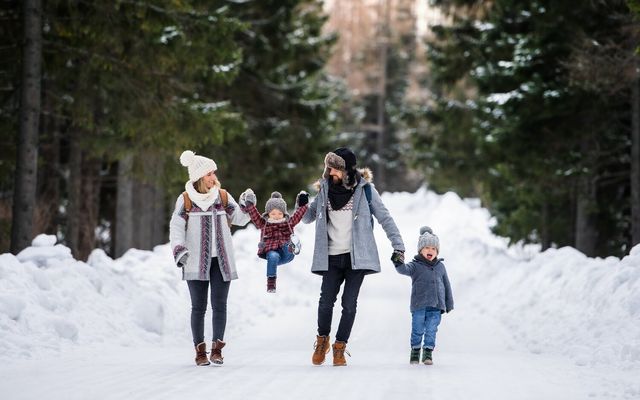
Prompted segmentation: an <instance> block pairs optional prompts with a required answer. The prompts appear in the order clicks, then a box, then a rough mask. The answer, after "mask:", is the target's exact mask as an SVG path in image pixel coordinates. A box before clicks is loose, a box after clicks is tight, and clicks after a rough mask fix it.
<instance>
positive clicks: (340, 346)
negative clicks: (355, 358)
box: [333, 341, 351, 367]
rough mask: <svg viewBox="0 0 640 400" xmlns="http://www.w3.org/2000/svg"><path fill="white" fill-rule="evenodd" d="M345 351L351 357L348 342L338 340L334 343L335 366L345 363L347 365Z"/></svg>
mask: <svg viewBox="0 0 640 400" xmlns="http://www.w3.org/2000/svg"><path fill="white" fill-rule="evenodd" d="M344 353H347V355H348V356H349V357H351V354H349V352H348V351H347V343H346V342H338V341H336V342H335V343H334V344H333V365H334V366H336V367H340V366H343V365H347V360H346V359H345V358H344Z"/></svg>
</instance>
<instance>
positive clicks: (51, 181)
mask: <svg viewBox="0 0 640 400" xmlns="http://www.w3.org/2000/svg"><path fill="white" fill-rule="evenodd" d="M45 93H46V88H45V87H43V94H42V104H43V118H42V121H41V124H42V137H41V138H40V144H39V147H40V151H39V153H40V155H41V157H40V159H41V160H42V165H41V166H42V168H39V169H38V189H37V190H38V192H37V193H38V198H37V205H36V211H35V214H34V228H35V232H44V233H46V234H49V235H56V234H57V233H58V214H59V209H60V180H61V179H60V177H61V174H60V134H59V132H58V129H57V124H56V122H55V121H56V120H55V118H46V117H44V112H45V110H47V109H51V107H52V105H51V98H50V97H47V96H46V94H45Z"/></svg>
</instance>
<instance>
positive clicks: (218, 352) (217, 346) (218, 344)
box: [211, 339, 226, 365]
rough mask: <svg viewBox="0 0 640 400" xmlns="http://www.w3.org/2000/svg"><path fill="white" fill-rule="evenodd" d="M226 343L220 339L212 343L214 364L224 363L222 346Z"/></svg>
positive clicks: (212, 360)
mask: <svg viewBox="0 0 640 400" xmlns="http://www.w3.org/2000/svg"><path fill="white" fill-rule="evenodd" d="M225 345H226V343H225V342H223V341H222V340H220V339H217V340H216V341H215V342H213V343H212V344H211V362H212V363H214V364H218V365H222V362H223V360H224V358H223V357H222V348H223V347H224V346H225Z"/></svg>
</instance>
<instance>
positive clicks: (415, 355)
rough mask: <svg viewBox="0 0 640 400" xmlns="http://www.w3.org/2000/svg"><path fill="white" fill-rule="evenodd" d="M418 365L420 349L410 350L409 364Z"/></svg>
mask: <svg viewBox="0 0 640 400" xmlns="http://www.w3.org/2000/svg"><path fill="white" fill-rule="evenodd" d="M419 363H420V347H418V348H413V347H412V348H411V356H410V357H409V364H419Z"/></svg>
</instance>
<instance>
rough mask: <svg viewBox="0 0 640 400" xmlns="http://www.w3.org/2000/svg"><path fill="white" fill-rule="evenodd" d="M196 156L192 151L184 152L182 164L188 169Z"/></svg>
mask: <svg viewBox="0 0 640 400" xmlns="http://www.w3.org/2000/svg"><path fill="white" fill-rule="evenodd" d="M195 156H196V153H194V152H193V151H191V150H185V151H183V152H182V154H181V155H180V164H182V165H183V166H185V167H188V166H189V165H191V163H192V162H193V157H195Z"/></svg>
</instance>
